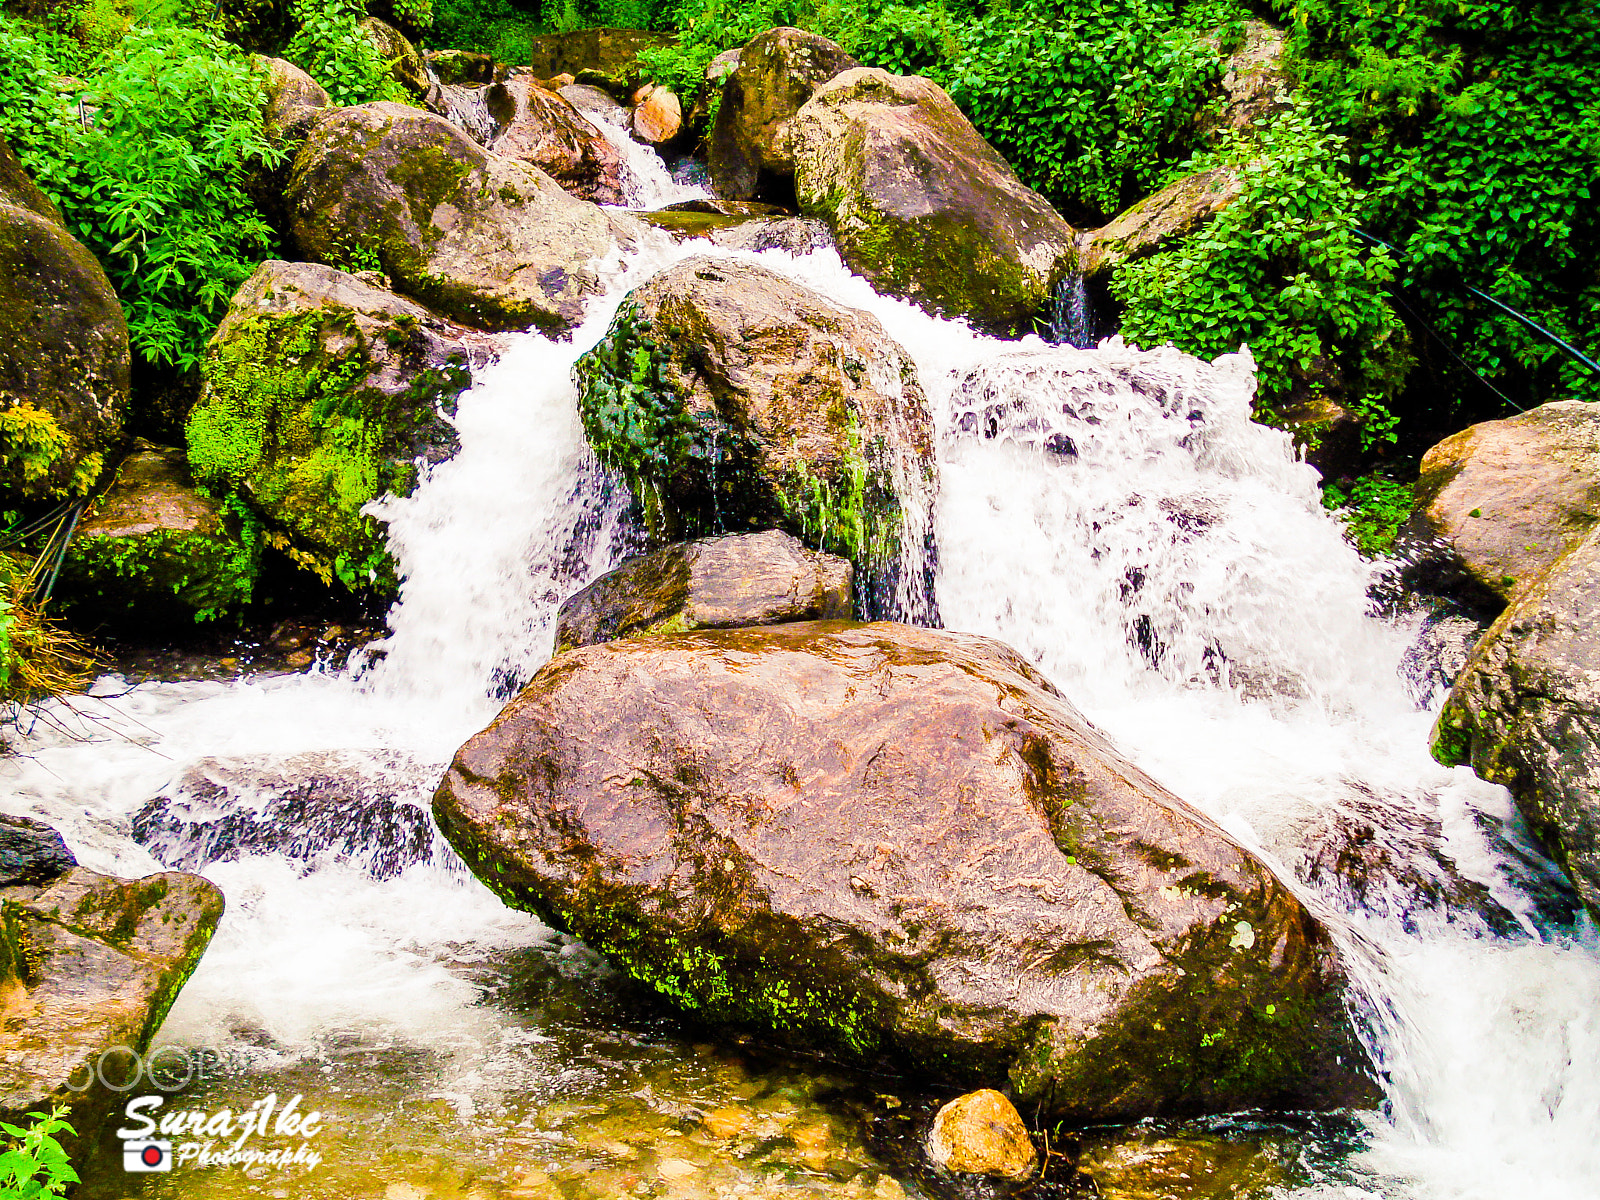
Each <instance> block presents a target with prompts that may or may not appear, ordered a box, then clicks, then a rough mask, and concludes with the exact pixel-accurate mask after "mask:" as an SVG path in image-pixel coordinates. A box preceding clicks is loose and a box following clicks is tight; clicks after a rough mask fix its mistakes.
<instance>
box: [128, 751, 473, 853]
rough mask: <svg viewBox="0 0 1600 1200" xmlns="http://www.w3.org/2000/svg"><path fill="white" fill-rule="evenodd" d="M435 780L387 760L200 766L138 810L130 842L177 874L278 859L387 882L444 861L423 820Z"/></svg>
mask: <svg viewBox="0 0 1600 1200" xmlns="http://www.w3.org/2000/svg"><path fill="white" fill-rule="evenodd" d="M437 773H438V769H437V768H436V767H434V766H431V765H429V764H426V763H418V762H416V761H414V760H413V759H411V758H409V757H407V756H406V755H404V754H400V753H396V752H380V751H373V752H370V753H362V752H360V751H349V750H347V751H324V752H314V753H307V754H294V755H268V756H264V757H261V758H248V759H220V758H204V759H201V760H200V761H199V762H198V763H196V764H194V765H193V766H192V767H189V768H187V769H186V770H185V771H184V772H183V773H182V774H181V775H179V776H178V777H177V778H176V779H174V780H173V781H172V782H171V783H170V784H168V785H167V786H166V787H165V788H163V789H162V791H161V794H160V795H158V796H155V797H153V798H152V799H151V800H150V802H149V803H148V804H146V805H145V806H144V807H143V808H142V809H140V810H139V812H138V813H137V814H136V815H135V816H134V818H133V836H134V838H135V840H137V841H138V842H139V844H140V845H142V846H144V847H145V848H146V849H148V850H149V851H150V852H151V853H152V854H153V855H155V857H156V858H157V860H159V861H160V862H161V863H163V864H164V865H166V866H169V867H181V868H184V869H186V870H199V869H201V868H203V867H206V866H208V865H210V864H211V863H214V862H230V861H233V860H235V859H238V858H241V857H245V856H248V855H253V854H279V855H282V856H283V857H284V858H288V859H291V860H293V861H295V862H299V863H303V864H305V865H306V866H307V868H308V869H309V868H310V867H311V866H314V865H318V864H321V863H325V862H329V861H339V862H351V863H354V864H356V865H358V866H360V867H361V868H362V869H363V870H364V871H365V872H366V873H367V874H369V875H371V876H372V877H373V878H374V879H392V878H393V877H394V876H396V875H399V874H400V873H401V872H402V871H404V870H405V869H406V868H407V867H410V866H413V865H415V864H417V863H427V862H434V861H436V860H437V856H438V855H440V854H443V855H445V856H446V857H447V858H448V857H453V856H452V855H451V852H450V851H449V849H448V847H446V846H445V845H444V844H443V843H442V842H441V841H440V840H439V838H438V837H437V836H436V834H435V832H434V828H433V822H432V820H431V819H430V818H429V816H428V802H429V796H430V794H431V792H432V789H433V786H434V782H435V776H436V775H437Z"/></svg>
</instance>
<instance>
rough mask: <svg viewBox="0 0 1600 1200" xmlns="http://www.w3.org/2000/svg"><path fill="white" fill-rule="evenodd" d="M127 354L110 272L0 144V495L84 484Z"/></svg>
mask: <svg viewBox="0 0 1600 1200" xmlns="http://www.w3.org/2000/svg"><path fill="white" fill-rule="evenodd" d="M130 363H131V360H130V358H129V351H128V322H127V320H126V318H125V317H124V316H123V313H122V305H121V304H120V303H118V301H117V294H116V292H114V291H113V290H112V288H111V281H110V280H109V279H107V278H106V273H105V271H104V270H103V269H102V268H101V266H100V264H99V262H97V261H96V260H95V257H94V255H92V254H90V253H89V251H88V250H87V249H86V248H85V247H84V245H83V243H82V242H80V241H78V240H77V239H76V238H75V237H73V236H72V235H71V234H70V233H68V232H67V230H66V227H65V226H63V225H62V224H61V220H60V216H59V214H57V213H56V211H55V206H54V205H53V204H51V203H50V201H49V200H48V199H47V198H46V197H45V196H44V194H43V193H42V192H40V191H39V189H38V188H37V187H35V186H34V185H33V182H32V181H31V180H30V179H29V178H28V176H27V173H26V172H25V171H24V170H23V169H22V167H21V166H20V165H19V164H18V163H17V161H16V159H15V158H14V157H13V156H12V154H11V151H10V148H9V147H7V146H6V145H5V144H4V142H0V504H4V503H16V502H18V501H40V500H51V499H59V498H62V497H68V496H82V495H85V494H86V493H87V492H88V491H89V489H90V488H91V487H93V486H94V483H95V481H96V479H98V478H99V476H100V472H101V471H102V469H103V468H104V467H105V458H106V455H107V454H108V453H109V452H110V451H111V449H112V448H113V447H115V446H116V444H117V443H118V442H119V441H120V439H121V438H122V431H123V422H124V420H125V419H126V416H127V409H128V383H129V369H130Z"/></svg>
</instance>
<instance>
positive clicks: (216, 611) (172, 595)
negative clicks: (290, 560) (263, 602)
mask: <svg viewBox="0 0 1600 1200" xmlns="http://www.w3.org/2000/svg"><path fill="white" fill-rule="evenodd" d="M247 526H253V523H251V522H247V521H246V520H244V519H242V517H241V514H239V513H238V512H230V511H229V510H228V509H227V508H226V507H225V506H224V505H223V503H222V502H221V501H219V500H216V499H213V498H212V497H210V496H206V495H202V494H201V493H200V492H198V491H197V490H196V489H195V487H194V485H193V482H192V480H191V479H190V477H189V465H188V461H187V459H186V458H185V456H184V452H183V451H182V450H177V449H173V448H171V447H167V446H156V445H152V444H151V443H149V442H145V441H138V442H135V443H134V448H133V452H132V453H131V454H129V455H128V456H127V457H126V458H125V459H123V460H122V464H121V465H120V466H119V467H118V468H117V473H116V476H115V478H114V479H113V481H112V484H111V487H110V488H109V489H108V490H107V491H106V492H105V493H104V494H103V495H102V496H100V497H99V498H98V499H97V500H96V501H95V502H94V505H93V507H91V508H90V509H89V510H88V511H87V512H85V513H84V516H83V520H82V521H81V522H80V523H79V525H78V528H77V532H76V533H75V535H74V536H73V539H72V542H71V543H70V545H69V546H68V547H67V555H66V558H65V560H64V561H63V563H62V570H61V580H60V583H59V585H58V588H57V595H58V596H59V597H60V599H61V601H62V602H63V603H64V604H65V605H66V606H67V607H68V608H70V609H71V611H72V615H73V617H74V619H75V620H77V621H78V622H79V623H80V624H88V623H99V622H105V623H109V624H113V625H125V626H135V627H138V628H141V629H149V628H151V627H160V626H163V625H172V624H175V623H183V622H188V621H204V620H209V619H210V618H212V617H217V616H221V615H223V614H225V613H229V612H232V611H235V610H237V609H238V608H239V607H240V606H242V605H244V604H246V603H248V602H249V600H250V596H251V592H252V589H253V587H254V584H255V577H256V566H257V559H258V550H259V545H258V538H257V537H255V536H254V534H256V533H257V532H258V531H257V530H256V529H255V528H253V527H249V528H247Z"/></svg>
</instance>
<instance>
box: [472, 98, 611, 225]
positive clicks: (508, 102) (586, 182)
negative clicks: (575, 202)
mask: <svg viewBox="0 0 1600 1200" xmlns="http://www.w3.org/2000/svg"><path fill="white" fill-rule="evenodd" d="M486 103H487V105H488V109H489V113H490V115H491V116H492V117H493V119H494V122H495V132H494V135H493V136H492V138H491V139H490V141H489V143H488V145H489V149H491V150H493V151H494V152H495V153H496V154H500V155H503V156H505V157H507V158H514V159H518V160H519V161H521V162H526V163H531V164H533V165H534V166H536V167H538V168H539V169H540V170H542V171H544V172H545V173H546V174H548V175H549V176H550V178H552V179H554V180H555V181H556V182H557V183H559V184H560V185H561V186H562V187H563V188H565V189H566V190H567V191H568V192H570V193H571V194H572V195H574V196H577V197H578V198H579V199H581V200H592V201H593V202H594V203H596V204H625V203H626V202H627V194H626V192H625V191H624V188H623V166H622V157H621V156H620V155H619V154H618V153H617V151H616V148H615V147H613V146H612V145H611V143H610V142H608V141H606V140H605V138H604V137H602V136H601V135H600V131H599V130H597V129H596V128H595V127H594V126H593V125H592V124H590V123H589V121H587V120H586V119H584V117H583V115H582V114H581V113H580V112H579V111H578V110H577V109H576V108H575V107H573V105H572V102H571V101H569V100H567V99H565V98H563V97H562V96H560V95H557V94H556V93H555V92H550V91H546V90H545V89H544V88H542V87H539V86H537V85H536V84H535V83H533V81H532V80H529V79H508V80H506V81H505V82H504V83H497V84H495V85H494V86H493V87H491V88H489V90H488V93H487V96H486Z"/></svg>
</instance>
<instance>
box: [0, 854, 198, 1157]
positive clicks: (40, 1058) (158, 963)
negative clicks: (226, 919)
mask: <svg viewBox="0 0 1600 1200" xmlns="http://www.w3.org/2000/svg"><path fill="white" fill-rule="evenodd" d="M222 910H223V900H222V893H221V892H219V891H218V890H217V888H216V885H215V884H213V883H211V882H210V881H209V880H206V879H202V878H201V877H200V876H198V875H189V874H184V873H182V872H177V871H168V872H164V873H162V874H159V875H150V876H146V877H145V878H143V879H119V878H117V877H116V876H113V875H101V874H98V873H97V872H94V871H90V870H86V869H85V868H83V867H72V868H71V869H69V870H67V871H66V872H64V873H63V874H61V875H59V876H57V877H55V878H53V879H50V880H47V881H36V882H30V883H15V884H11V885H10V886H5V887H0V994H3V996H4V1001H5V1012H6V1021H5V1026H4V1028H3V1029H0V1120H6V1121H12V1122H15V1121H18V1120H19V1119H23V1118H24V1117H25V1114H27V1113H29V1112H34V1111H41V1110H46V1109H48V1108H49V1107H50V1106H51V1105H52V1104H67V1105H70V1106H71V1113H70V1114H69V1118H68V1119H69V1120H70V1121H71V1122H72V1123H73V1126H74V1127H75V1129H76V1130H77V1135H78V1136H77V1138H76V1139H75V1144H76V1145H78V1146H82V1147H95V1146H98V1145H99V1144H100V1142H99V1136H100V1131H101V1127H102V1125H103V1124H105V1123H107V1119H108V1118H110V1117H112V1116H114V1115H118V1114H120V1113H121V1110H122V1105H123V1102H124V1101H125V1100H126V1098H127V1097H126V1094H125V1093H124V1092H119V1091H112V1090H110V1089H108V1088H106V1087H104V1086H102V1085H101V1083H100V1082H99V1081H98V1079H97V1078H96V1077H95V1074H94V1071H95V1066H96V1063H97V1062H98V1061H99V1059H100V1056H101V1055H102V1054H103V1053H105V1052H106V1051H114V1050H115V1049H116V1048H117V1047H123V1046H125V1047H128V1048H130V1049H132V1050H134V1051H139V1052H143V1051H144V1050H145V1049H146V1048H147V1047H148V1046H149V1043H150V1039H151V1038H152V1037H153V1036H154V1035H155V1032H156V1030H157V1029H159V1028H160V1027H161V1022H162V1021H163V1020H165V1019H166V1015H167V1011H168V1010H169V1009H170V1008H171V1007H172V1002H173V1001H174V1000H175V999H177V996H178V992H179V990H180V989H181V988H182V987H183V985H184V982H185V981H186V980H187V979H188V978H189V975H190V974H191V973H192V972H193V970H194V968H195V964H196V963H198V962H199V960H200V956H201V954H202V953H203V952H204V951H205V948H206V945H207V944H208V943H209V942H210V940H211V934H212V931H213V930H215V929H216V926H217V922H218V920H220V919H221V917H222ZM127 1067H128V1059H127V1057H126V1056H125V1055H122V1054H118V1053H113V1054H111V1055H110V1056H109V1057H108V1058H107V1060H106V1071H107V1075H108V1077H109V1078H110V1079H111V1080H112V1081H113V1082H116V1083H120V1082H121V1081H122V1079H123V1078H124V1076H123V1074H122V1072H125V1071H126V1070H127ZM85 1085H87V1086H85Z"/></svg>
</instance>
